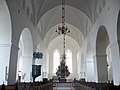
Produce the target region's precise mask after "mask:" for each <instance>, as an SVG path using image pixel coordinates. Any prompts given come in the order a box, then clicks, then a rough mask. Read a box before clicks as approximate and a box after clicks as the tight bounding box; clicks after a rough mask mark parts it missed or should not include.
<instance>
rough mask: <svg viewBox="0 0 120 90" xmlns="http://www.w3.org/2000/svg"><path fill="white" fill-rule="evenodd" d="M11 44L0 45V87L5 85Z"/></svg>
mask: <svg viewBox="0 0 120 90" xmlns="http://www.w3.org/2000/svg"><path fill="white" fill-rule="evenodd" d="M10 47H11V44H0V85H1V84H3V81H4V84H7V79H8V70H9V58H10ZM6 67H7V68H6Z"/></svg>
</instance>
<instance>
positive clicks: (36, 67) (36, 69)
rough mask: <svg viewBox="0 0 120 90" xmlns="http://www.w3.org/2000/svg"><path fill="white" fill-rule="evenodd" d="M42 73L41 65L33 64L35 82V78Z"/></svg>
mask: <svg viewBox="0 0 120 90" xmlns="http://www.w3.org/2000/svg"><path fill="white" fill-rule="evenodd" d="M40 75H41V65H32V77H33V82H34V81H35V78H36V77H38V76H40Z"/></svg>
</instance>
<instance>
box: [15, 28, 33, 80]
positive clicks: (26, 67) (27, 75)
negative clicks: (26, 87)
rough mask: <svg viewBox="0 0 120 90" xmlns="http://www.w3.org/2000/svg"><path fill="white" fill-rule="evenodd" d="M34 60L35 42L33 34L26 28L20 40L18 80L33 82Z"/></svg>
mask: <svg viewBox="0 0 120 90" xmlns="http://www.w3.org/2000/svg"><path fill="white" fill-rule="evenodd" d="M32 58H33V41H32V36H31V32H30V30H29V29H28V28H24V29H23V31H22V33H21V36H20V39H19V51H18V63H17V67H18V68H17V80H18V81H31V79H32V77H31V72H32V71H31V70H32Z"/></svg>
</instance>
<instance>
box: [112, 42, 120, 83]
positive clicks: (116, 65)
mask: <svg viewBox="0 0 120 90" xmlns="http://www.w3.org/2000/svg"><path fill="white" fill-rule="evenodd" d="M119 45H120V43H119V42H115V43H113V44H111V45H110V48H111V55H112V56H111V57H112V70H113V82H114V84H115V85H119V84H120V70H119V69H120V48H119Z"/></svg>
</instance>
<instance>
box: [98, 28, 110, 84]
mask: <svg viewBox="0 0 120 90" xmlns="http://www.w3.org/2000/svg"><path fill="white" fill-rule="evenodd" d="M109 43H110V40H109V36H108V32H107V29H106V28H105V26H100V28H99V30H98V33H97V39H96V63H97V75H98V82H107V81H108V63H107V55H106V50H107V47H108V45H109Z"/></svg>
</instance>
